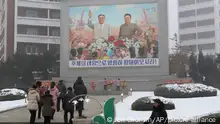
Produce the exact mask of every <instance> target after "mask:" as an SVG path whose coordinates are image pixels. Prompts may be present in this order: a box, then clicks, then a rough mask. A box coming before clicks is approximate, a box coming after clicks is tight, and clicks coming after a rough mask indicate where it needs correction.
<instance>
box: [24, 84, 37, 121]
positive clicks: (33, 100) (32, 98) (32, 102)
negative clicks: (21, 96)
mask: <svg viewBox="0 0 220 124" xmlns="http://www.w3.org/2000/svg"><path fill="white" fill-rule="evenodd" d="M27 100H28V104H27V109H28V110H29V112H30V114H31V116H30V124H35V119H36V113H37V110H38V103H39V102H40V95H39V93H38V91H37V86H36V85H33V86H32V88H30V89H29V90H28V96H27Z"/></svg>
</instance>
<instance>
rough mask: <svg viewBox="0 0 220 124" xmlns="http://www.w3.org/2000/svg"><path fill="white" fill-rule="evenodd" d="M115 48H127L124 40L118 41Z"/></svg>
mask: <svg viewBox="0 0 220 124" xmlns="http://www.w3.org/2000/svg"><path fill="white" fill-rule="evenodd" d="M114 46H116V47H119V46H125V44H124V41H123V40H118V41H115V42H114Z"/></svg>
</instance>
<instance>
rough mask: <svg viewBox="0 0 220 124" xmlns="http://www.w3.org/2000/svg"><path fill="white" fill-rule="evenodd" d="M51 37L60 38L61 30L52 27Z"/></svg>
mask: <svg viewBox="0 0 220 124" xmlns="http://www.w3.org/2000/svg"><path fill="white" fill-rule="evenodd" d="M49 31H50V34H49V35H50V36H57V37H60V28H58V27H50V30H49Z"/></svg>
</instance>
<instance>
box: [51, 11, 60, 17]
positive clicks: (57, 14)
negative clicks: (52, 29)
mask: <svg viewBox="0 0 220 124" xmlns="http://www.w3.org/2000/svg"><path fill="white" fill-rule="evenodd" d="M50 18H51V19H60V11H59V10H50Z"/></svg>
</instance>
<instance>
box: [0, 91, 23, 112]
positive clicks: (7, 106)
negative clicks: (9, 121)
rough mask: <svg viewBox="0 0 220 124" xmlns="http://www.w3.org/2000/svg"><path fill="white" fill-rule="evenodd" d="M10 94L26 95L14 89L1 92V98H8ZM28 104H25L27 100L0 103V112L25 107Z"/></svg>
mask: <svg viewBox="0 0 220 124" xmlns="http://www.w3.org/2000/svg"><path fill="white" fill-rule="evenodd" d="M9 94H13V95H25V94H26V93H25V92H24V91H23V90H20V89H16V88H12V89H2V90H0V97H1V96H6V95H9ZM26 105H27V103H25V99H21V100H13V101H0V112H4V111H8V110H12V109H16V108H20V107H25V106H26Z"/></svg>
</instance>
